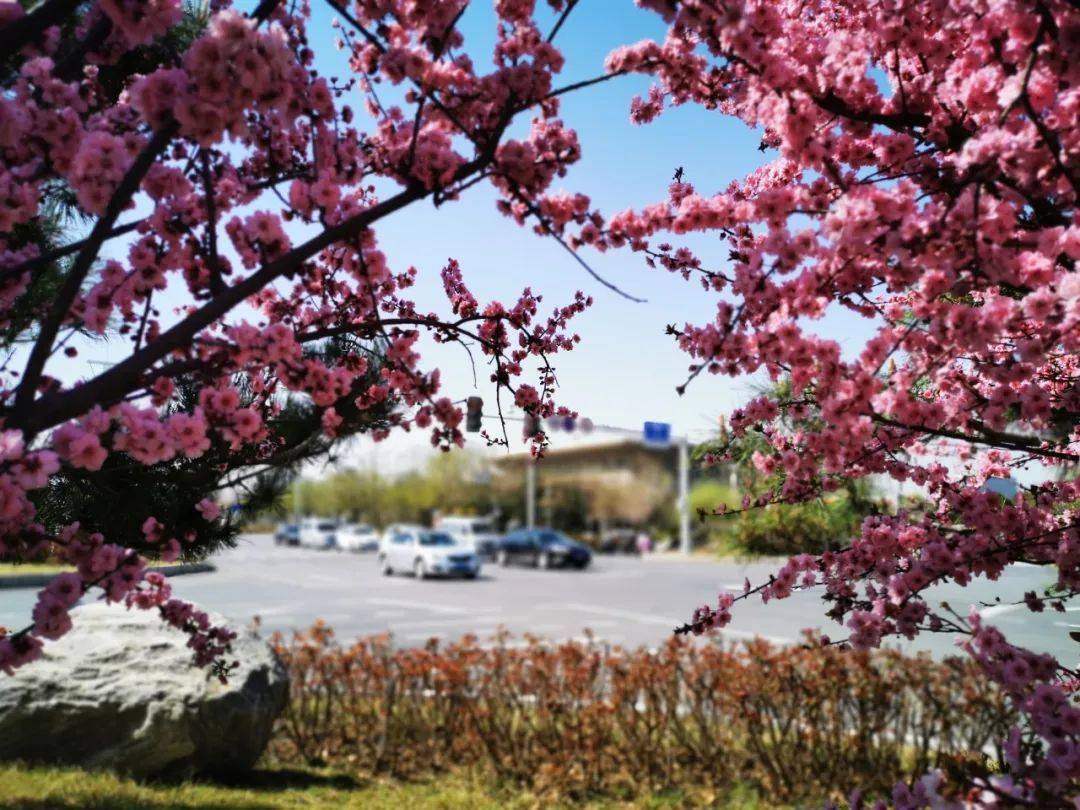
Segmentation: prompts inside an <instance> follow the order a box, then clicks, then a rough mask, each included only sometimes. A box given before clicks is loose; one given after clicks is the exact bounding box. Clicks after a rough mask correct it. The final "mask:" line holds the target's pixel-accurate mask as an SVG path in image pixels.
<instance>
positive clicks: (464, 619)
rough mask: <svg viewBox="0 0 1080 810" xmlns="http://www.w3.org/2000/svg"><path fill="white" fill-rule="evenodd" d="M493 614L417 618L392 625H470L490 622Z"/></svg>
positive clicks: (395, 627)
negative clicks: (451, 617) (448, 617)
mask: <svg viewBox="0 0 1080 810" xmlns="http://www.w3.org/2000/svg"><path fill="white" fill-rule="evenodd" d="M492 618H494V617H492V616H459V617H457V618H454V619H416V620H415V621H408V622H393V623H391V625H390V629H391V630H396V629H399V628H400V629H403V630H404V629H407V628H415V627H420V628H423V627H455V626H457V625H462V624H464V625H470V624H479V623H480V622H490V621H491V620H492Z"/></svg>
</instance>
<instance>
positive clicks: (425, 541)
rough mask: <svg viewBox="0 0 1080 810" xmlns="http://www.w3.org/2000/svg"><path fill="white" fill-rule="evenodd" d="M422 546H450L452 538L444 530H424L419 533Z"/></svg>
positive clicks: (452, 541)
mask: <svg viewBox="0 0 1080 810" xmlns="http://www.w3.org/2000/svg"><path fill="white" fill-rule="evenodd" d="M420 545H422V546H452V545H454V538H453V537H451V536H450V535H448V534H447V533H446V532H424V533H423V534H421V535H420Z"/></svg>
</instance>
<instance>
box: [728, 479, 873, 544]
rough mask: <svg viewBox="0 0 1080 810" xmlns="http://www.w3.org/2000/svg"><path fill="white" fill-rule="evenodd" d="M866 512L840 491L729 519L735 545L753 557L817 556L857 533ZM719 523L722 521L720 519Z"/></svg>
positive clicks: (863, 506) (769, 507) (861, 504)
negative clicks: (804, 554) (773, 555)
mask: <svg viewBox="0 0 1080 810" xmlns="http://www.w3.org/2000/svg"><path fill="white" fill-rule="evenodd" d="M866 514H867V512H866V509H865V505H864V504H863V502H861V501H858V502H856V501H854V500H853V499H852V497H851V496H850V495H848V494H847V493H844V492H841V493H836V494H833V495H829V496H827V497H825V498H824V499H821V500H817V501H811V502H810V503H799V504H785V503H781V504H774V505H772V506H768V507H765V508H763V509H751V510H749V511H747V512H743V513H741V514H739V515H738V516H737V517H733V518H730V519H731V520H733V521H734V525H733V526H732V528H731V533H732V535H733V538H734V542H735V544H736V545H737V546H738V547H739V548H741V549H743V550H745V551H748V552H750V553H753V554H801V553H810V554H819V553H821V552H823V551H826V550H828V549H830V548H837V547H839V546H841V545H843V543H844V542H845V541H846V540H847V538H849V537H851V536H852V535H853V534H857V533H858V529H859V526H860V525H861V524H862V521H863V518H864V517H865V516H866ZM721 520H723V518H721Z"/></svg>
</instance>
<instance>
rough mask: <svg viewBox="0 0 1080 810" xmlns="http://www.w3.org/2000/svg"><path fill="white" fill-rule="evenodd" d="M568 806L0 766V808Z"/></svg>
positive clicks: (659, 803) (437, 786)
mask: <svg viewBox="0 0 1080 810" xmlns="http://www.w3.org/2000/svg"><path fill="white" fill-rule="evenodd" d="M702 805H708V806H711V807H720V808H728V810H756V808H760V807H763V806H764V805H761V804H759V803H758V802H757V800H756V799H755V798H754V796H753V794H751V793H749V792H744V791H737V792H736V793H734V794H732V795H731V796H729V797H726V799H719V800H717V797H714V796H711V795H708V794H704V793H702V794H694V795H684V794H664V795H658V796H654V797H652V798H649V799H645V800H641V801H638V802H635V803H633V804H626V803H612V802H599V803H596V802H589V803H587V804H584V805H581V804H579V805H577V806H582V807H589V808H597V810H599V809H600V808H616V807H628V808H629V807H633V808H649V810H662V809H663V808H677V807H700V806H702ZM540 806H542V807H559V806H564V807H569V806H571V805H570V804H568V803H567V804H562V805H560V804H558V803H555V802H551V801H548V800H546V799H545V800H541V799H540V798H539V797H537V796H535V795H533V794H529V793H524V792H522V791H512V790H508V789H499V790H496V789H492V788H491V787H488V786H484V785H481V784H479V783H477V782H474V781H471V780H469V779H468V778H466V777H464V776H458V775H453V776H446V777H444V778H440V779H438V780H432V781H420V782H395V781H391V780H382V779H374V780H372V779H364V778H362V777H355V776H350V775H348V774H344V773H341V772H334V771H319V770H275V769H267V770H257V771H253V772H252V773H251V774H250V775H248V776H247V777H245V778H244V779H243V780H242V781H240V782H236V783H231V784H219V783H210V782H198V781H196V782H182V783H178V784H165V783H153V782H135V781H133V780H131V779H125V778H122V777H119V776H116V775H114V774H111V773H106V772H94V771H84V770H79V769H77V768H30V767H24V766H19V765H4V766H0V808H20V809H21V810H45V809H46V808H49V810H52V808H56V809H57V810H63V809H64V808H72V810H74V808H79V809H80V810H82V809H83V808H86V809H87V810H143V809H144V808H145V809H146V810H165V808H169V809H170V810H172V809H173V808H175V809H176V810H210V809H211V808H215V809H216V808H221V810H269V809H270V808H293V807H299V808H305V807H311V808H315V807H320V808H321V807H335V808H364V810H398V808H405V807H407V808H410V810H411V809H412V808H419V810H436V808H437V809H438V810H455V809H456V808H461V810H467V809H468V810H500V808H509V809H510V810H515V808H519V809H520V810H526V808H535V807H540Z"/></svg>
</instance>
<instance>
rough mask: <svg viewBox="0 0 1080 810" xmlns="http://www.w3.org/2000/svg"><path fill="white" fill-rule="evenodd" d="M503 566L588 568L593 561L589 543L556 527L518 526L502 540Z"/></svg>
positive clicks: (499, 557) (500, 556)
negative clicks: (526, 564) (525, 527)
mask: <svg viewBox="0 0 1080 810" xmlns="http://www.w3.org/2000/svg"><path fill="white" fill-rule="evenodd" d="M495 559H496V561H497V562H498V563H499V565H509V564H510V563H511V562H526V563H530V564H532V565H535V566H536V567H537V568H556V567H563V566H566V567H571V568H585V567H586V566H588V564H589V563H590V562H591V561H592V553H591V552H590V551H589V549H588V548H587V547H586V546H583V545H582V544H581V543H579V542H577V541H576V540H571V539H570V538H569V537H567V536H566V535H565V534H563V533H562V532H557V531H555V530H554V529H517V530H516V531H512V532H510V533H509V534H508V535H506V536H505V537H503V538H502V540H500V541H499V548H498V551H496V553H495Z"/></svg>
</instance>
